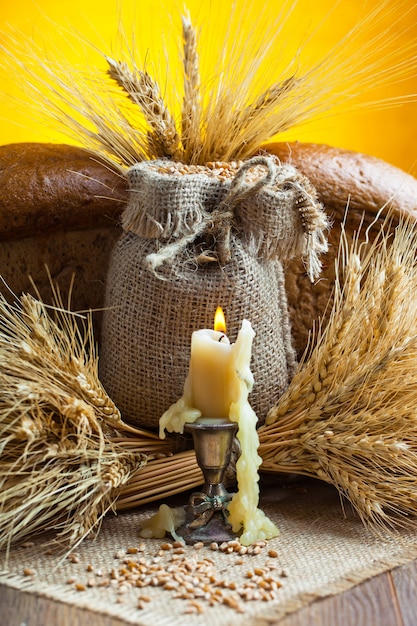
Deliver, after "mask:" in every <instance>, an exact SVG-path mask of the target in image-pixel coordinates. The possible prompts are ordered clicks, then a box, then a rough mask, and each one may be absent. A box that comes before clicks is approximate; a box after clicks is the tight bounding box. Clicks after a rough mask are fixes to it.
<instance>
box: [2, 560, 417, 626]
mask: <svg viewBox="0 0 417 626" xmlns="http://www.w3.org/2000/svg"><path fill="white" fill-rule="evenodd" d="M138 623H140V622H138ZM191 624H193V617H192V616H189V617H185V618H184V626H187V625H191ZM276 624H279V626H338V625H340V626H416V624H417V561H413V562H411V563H409V564H408V565H405V566H403V567H399V568H396V569H394V570H392V571H390V572H387V573H384V574H380V575H379V576H376V577H375V578H372V579H371V580H369V581H367V582H365V583H362V584H360V585H358V586H356V587H353V588H352V589H350V590H349V591H346V592H344V593H341V594H339V595H337V596H334V597H329V598H325V599H323V600H319V601H316V602H314V603H312V604H311V605H310V606H308V607H306V608H304V609H302V610H301V611H298V612H297V613H293V614H292V615H289V616H288V617H285V618H283V619H281V620H279V621H278V622H276ZM0 626H126V622H125V621H124V620H119V619H117V618H114V617H109V616H103V615H99V614H97V613H91V612H90V611H87V610H85V609H80V608H77V607H74V606H70V605H67V604H62V603H60V602H56V601H53V600H49V599H48V598H42V597H35V596H34V595H33V594H29V593H26V592H23V591H17V590H15V589H11V588H10V587H6V586H4V585H0ZM269 626H274V625H273V624H269Z"/></svg>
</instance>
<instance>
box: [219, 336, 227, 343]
mask: <svg viewBox="0 0 417 626" xmlns="http://www.w3.org/2000/svg"><path fill="white" fill-rule="evenodd" d="M225 337H226V335H221V336H220V337H219V343H220V342H221V340H222V339H224V338H225Z"/></svg>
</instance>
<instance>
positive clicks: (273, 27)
mask: <svg viewBox="0 0 417 626" xmlns="http://www.w3.org/2000/svg"><path fill="white" fill-rule="evenodd" d="M252 4H253V6H252ZM406 4H407V3H405V2H404V0H399V1H397V2H394V3H393V2H391V1H390V0H384V1H383V2H380V3H378V5H377V6H376V7H375V8H374V9H373V10H371V11H368V12H367V11H366V10H365V11H364V12H363V14H361V15H360V16H358V21H357V22H356V23H355V24H354V26H353V27H352V28H351V29H349V30H348V32H346V34H345V35H344V36H343V37H341V39H340V41H338V42H337V43H336V44H334V45H330V46H328V49H327V50H326V49H325V51H324V52H323V53H322V56H321V57H320V58H319V59H318V60H316V59H314V57H313V56H312V55H311V54H309V50H308V46H307V45H306V42H305V41H304V42H303V41H302V40H301V42H300V43H299V44H298V43H297V42H296V41H294V40H293V39H292V37H291V34H290V33H289V34H288V36H286V27H287V23H288V20H289V19H290V17H291V15H292V11H293V10H294V9H295V7H296V3H292V6H289V5H286V4H285V2H284V3H283V5H282V7H281V8H280V9H278V10H277V15H276V16H275V19H273V18H272V17H271V22H270V23H269V24H266V23H265V22H266V18H265V16H264V15H263V11H260V10H259V5H258V3H249V4H248V3H244V6H241V7H239V6H238V4H237V3H236V6H235V7H234V9H232V10H231V11H230V15H228V16H227V20H226V26H225V27H224V26H223V29H224V33H223V31H222V29H221V28H220V24H219V23H218V22H216V19H215V18H216V12H215V11H213V20H212V24H210V26H211V28H212V29H215V31H216V35H217V36H218V31H219V29H220V31H219V32H221V33H222V34H223V35H224V41H223V42H222V45H218V44H217V45H216V47H214V46H212V45H211V44H210V32H207V33H206V37H205V40H204V42H203V44H202V45H200V42H199V40H198V37H197V29H196V27H195V26H194V24H193V23H192V21H191V19H190V17H189V15H188V14H187V13H186V14H185V16H184V17H183V18H182V33H181V37H182V46H181V48H180V50H181V54H180V56H179V57H178V58H173V56H172V55H168V54H167V53H166V52H164V62H163V63H159V67H155V68H154V70H155V73H156V74H160V73H161V69H160V68H161V67H162V68H163V69H164V70H165V74H164V75H162V76H160V77H159V76H158V77H155V76H152V75H151V74H150V72H149V71H148V69H147V67H148V66H149V65H152V60H150V59H149V51H148V50H145V51H140V50H138V49H137V46H138V45H139V44H140V37H139V36H138V35H139V34H140V33H137V32H135V31H134V29H133V33H132V41H133V42H134V43H133V46H132V45H131V43H130V36H128V33H129V31H130V30H132V27H131V25H129V27H128V28H127V29H125V28H124V26H123V21H121V23H120V24H119V32H118V40H116V42H115V44H114V46H115V50H116V53H117V54H118V55H119V58H118V59H114V58H113V56H116V54H114V53H112V54H111V55H110V54H106V53H105V52H99V54H100V56H101V58H103V57H104V59H105V60H106V63H107V76H105V75H104V74H103V75H101V74H100V71H98V72H92V71H91V68H90V67H88V68H86V69H85V70H82V69H77V68H76V67H74V66H73V65H71V64H68V62H67V61H66V59H65V58H64V57H63V54H62V48H61V47H60V48H59V50H58V51H57V52H56V53H55V56H54V51H53V47H52V46H49V49H48V55H47V56H46V55H45V52H44V50H45V44H40V45H37V44H36V43H35V41H33V40H27V41H26V43H22V42H19V39H21V38H22V37H21V35H19V34H18V35H17V37H14V36H13V35H12V34H11V35H9V36H5V37H4V44H3V45H2V46H0V51H1V52H2V53H3V60H0V66H2V67H3V70H4V71H6V72H7V73H8V74H10V75H17V76H19V78H20V80H19V84H20V87H21V89H22V91H23V92H24V93H25V96H26V100H27V102H26V103H25V106H32V107H33V108H35V110H36V111H37V113H38V114H39V115H40V116H41V119H42V120H43V121H45V119H46V121H47V124H48V126H50V125H51V122H53V121H55V122H57V125H58V128H59V129H60V131H61V132H64V133H65V134H66V135H67V136H69V137H70V138H71V139H72V140H74V139H75V141H76V142H77V143H80V144H81V145H82V146H84V147H85V148H87V149H88V150H89V151H91V152H93V153H96V154H98V155H99V156H100V158H102V159H105V160H107V161H108V162H109V164H110V165H111V167H112V168H116V169H118V170H120V171H121V172H122V173H124V172H125V170H126V167H130V166H132V165H134V164H135V163H137V162H139V161H142V160H146V159H156V158H163V157H166V158H169V159H170V160H173V161H181V162H184V163H187V164H206V163H207V162H210V161H230V160H239V159H245V158H248V157H249V156H251V155H253V154H254V152H256V151H257V150H259V147H260V145H261V144H262V143H263V142H266V141H268V140H270V139H271V137H273V136H275V135H277V134H279V133H283V132H285V131H288V130H290V129H293V128H294V127H295V126H299V125H300V124H304V123H307V122H309V121H311V120H312V119H313V118H317V117H320V116H324V115H327V114H328V113H329V112H335V111H337V110H342V111H343V110H346V108H347V107H349V108H350V109H352V108H354V107H361V108H364V107H365V106H373V107H375V106H376V105H377V106H379V107H383V106H392V105H393V104H398V103H399V102H400V101H401V102H405V101H407V100H410V99H414V96H408V95H404V96H396V97H392V98H389V99H387V100H383V99H382V100H381V99H380V98H377V101H376V102H375V101H372V97H368V103H367V104H366V103H364V102H363V98H362V101H361V97H362V95H363V93H364V92H367V93H372V90H373V89H375V88H378V87H379V86H381V85H383V86H386V85H388V84H391V83H400V82H401V81H404V80H406V79H407V78H409V77H411V76H414V75H415V71H416V59H417V56H416V54H415V45H414V43H411V44H409V45H407V46H404V44H403V42H402V40H401V37H402V35H403V32H404V28H407V27H405V26H404V22H405V21H406V20H407V13H408V12H409V11H410V8H409V7H407V6H406ZM250 8H251V9H252V11H253V13H254V15H255V14H257V19H255V23H254V25H253V28H252V30H251V32H250V33H248V32H245V31H244V30H242V28H241V14H240V11H241V10H244V11H245V12H248V11H249V9H250ZM168 17H169V18H170V17H171V16H168ZM175 23H176V20H172V18H171V19H170V20H169V21H168V24H169V26H168V28H169V32H171V31H173V30H174V29H175ZM56 28H58V27H57V25H54V29H56ZM288 30H289V31H290V28H289V29H288ZM231 33H233V36H231ZM364 35H365V36H364ZM62 36H63V37H65V39H66V41H68V40H70V39H71V37H70V33H68V32H65V33H63V34H62ZM307 42H308V38H307ZM77 45H78V46H80V45H81V46H89V45H90V43H89V42H88V41H87V42H86V41H82V40H81V41H80V38H79V36H78V37H77V35H76V36H75V47H77ZM323 45H324V42H323ZM305 47H306V48H307V49H305ZM119 48H120V50H119ZM288 49H291V50H292V51H293V57H292V58H291V57H290V59H289V60H286V61H285V62H283V63H282V65H281V64H280V62H279V60H280V59H281V58H282V59H288ZM141 54H143V59H141V58H140V55H141ZM100 61H101V59H99V62H100ZM178 63H180V65H179V66H178ZM177 76H181V79H182V89H181V88H179V85H178V84H177V80H176V77H177Z"/></svg>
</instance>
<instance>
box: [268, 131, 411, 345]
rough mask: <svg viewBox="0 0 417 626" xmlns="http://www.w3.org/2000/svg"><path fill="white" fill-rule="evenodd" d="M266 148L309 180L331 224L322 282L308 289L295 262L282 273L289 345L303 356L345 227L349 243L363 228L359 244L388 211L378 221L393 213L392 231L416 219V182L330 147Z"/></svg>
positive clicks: (325, 305) (329, 285) (330, 283)
mask: <svg viewBox="0 0 417 626" xmlns="http://www.w3.org/2000/svg"><path fill="white" fill-rule="evenodd" d="M264 148H265V150H266V151H268V152H270V153H272V154H275V155H277V156H278V157H279V158H280V159H281V161H282V162H291V163H292V164H293V165H294V166H295V167H297V168H298V169H299V170H300V171H301V172H302V173H303V174H304V175H305V176H307V177H308V178H309V179H310V181H311V182H312V184H313V185H314V186H315V188H316V190H317V193H318V196H319V198H320V201H321V202H322V203H323V205H324V207H325V210H326V213H327V215H328V216H329V218H330V220H331V222H332V229H331V231H330V233H329V251H328V253H327V254H326V255H324V256H323V259H322V260H323V272H322V275H321V277H320V279H319V280H318V281H317V282H316V283H315V284H314V285H312V284H311V283H310V281H309V280H308V278H307V276H306V274H305V271H304V268H303V267H302V266H301V265H300V263H298V262H292V263H290V264H289V265H288V266H287V268H286V278H285V280H286V288H287V296H288V303H289V308H290V316H291V324H292V333H293V340H294V344H295V347H296V349H297V351H298V353H299V355H301V353H302V352H303V351H304V349H305V347H306V345H307V342H308V336H309V332H310V330H311V328H312V326H313V324H314V322H315V321H316V320H317V319H318V318H319V317H324V316H325V310H326V308H328V303H329V299H330V298H331V294H332V289H333V285H334V280H335V262H336V258H337V253H338V248H339V241H340V233H341V227H342V223H343V221H344V220H345V231H346V234H347V238H348V239H350V240H351V239H352V237H353V235H354V233H355V231H357V230H358V228H359V227H360V225H361V224H362V227H361V233H362V235H361V237H360V239H361V240H363V239H364V235H365V231H366V230H367V229H368V235H369V237H370V240H372V239H373V237H375V235H376V234H377V233H378V232H379V231H380V228H381V225H382V223H383V221H384V219H385V217H386V215H387V210H384V211H382V212H381V214H380V215H378V212H379V211H380V209H381V208H383V207H385V206H386V208H387V209H388V207H390V208H391V209H392V211H393V222H392V224H393V227H395V225H396V224H397V223H398V219H399V217H400V216H401V215H402V216H405V217H409V218H411V219H416V218H417V180H416V179H415V178H413V177H412V176H410V175H409V174H406V173H405V172H403V171H402V170H400V169H398V168H397V167H394V166H392V165H389V164H388V163H386V162H385V161H381V160H380V159H377V158H375V157H372V156H368V155H364V154H359V153H357V152H351V151H348V150H342V149H339V148H333V147H330V146H325V145H318V144H307V143H297V142H295V143H274V144H269V145H267V146H265V147H264Z"/></svg>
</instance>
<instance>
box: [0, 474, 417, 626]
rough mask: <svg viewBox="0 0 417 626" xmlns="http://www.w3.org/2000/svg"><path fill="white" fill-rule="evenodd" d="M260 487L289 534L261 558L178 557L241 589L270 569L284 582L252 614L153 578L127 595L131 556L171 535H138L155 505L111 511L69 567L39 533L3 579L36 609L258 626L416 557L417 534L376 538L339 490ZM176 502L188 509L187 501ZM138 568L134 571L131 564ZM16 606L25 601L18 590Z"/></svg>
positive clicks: (17, 553) (164, 625) (157, 623)
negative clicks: (205, 565)
mask: <svg viewBox="0 0 417 626" xmlns="http://www.w3.org/2000/svg"><path fill="white" fill-rule="evenodd" d="M261 493H262V497H261V506H262V508H263V510H264V511H265V512H266V513H267V515H268V516H269V517H270V518H271V519H272V520H273V521H274V522H275V523H276V524H277V526H278V528H279V529H280V533H281V534H280V536H279V537H277V538H276V539H273V540H270V541H269V542H268V544H267V546H266V547H265V548H263V549H262V550H261V551H260V553H259V554H257V555H252V556H247V555H246V556H244V557H239V555H238V554H236V553H232V554H225V553H223V552H220V551H217V552H215V551H212V550H211V549H210V548H209V547H204V548H201V549H199V550H196V549H195V548H194V547H192V546H187V547H186V548H185V554H184V555H177V556H178V558H180V559H182V558H183V557H185V558H186V559H187V561H191V563H193V562H196V561H199V560H200V561H202V560H205V559H211V560H212V561H213V563H214V565H213V567H214V576H215V577H216V578H218V579H221V580H224V581H225V583H227V584H229V583H232V587H234V586H236V588H237V589H239V588H240V587H242V586H243V585H244V584H245V582H246V583H247V582H248V580H249V579H248V577H247V572H248V571H252V572H253V571H254V570H255V568H256V569H257V568H260V569H265V570H267V571H269V572H270V574H271V575H273V577H274V578H276V579H278V580H279V581H280V583H281V584H282V586H281V587H280V588H278V589H276V591H275V598H274V599H272V600H269V601H264V600H262V599H259V600H255V601H244V600H243V599H241V600H240V601H239V605H240V607H241V608H242V609H243V610H244V613H239V612H237V611H236V609H235V608H233V606H232V607H230V606H227V605H226V604H224V603H219V604H216V605H214V606H210V603H209V601H208V600H207V599H204V598H197V599H198V600H199V604H200V605H201V606H202V612H201V613H196V614H189V613H187V610H188V609H189V608H190V601H189V600H186V599H184V598H178V597H175V596H176V595H178V593H177V591H176V589H171V590H170V589H164V588H162V587H158V586H153V585H152V584H151V585H150V586H147V587H144V588H138V587H137V586H134V585H132V586H131V587H128V588H127V589H125V590H124V591H125V593H122V592H121V591H120V589H121V588H122V589H123V586H124V585H123V582H122V576H123V574H122V573H121V572H122V570H123V568H126V563H125V562H124V560H125V559H127V560H128V561H129V560H130V561H131V562H133V563H138V561H139V559H144V560H145V562H150V561H152V559H153V558H154V557H155V555H157V554H158V553H159V552H160V546H161V545H162V543H163V542H164V541H166V539H161V540H141V539H140V538H139V537H138V529H139V526H140V523H141V521H142V520H145V519H147V518H148V517H149V516H150V515H151V514H153V513H154V512H155V511H156V510H157V507H156V506H153V507H150V508H146V509H145V508H142V509H139V510H138V511H136V512H129V513H127V514H119V515H118V516H117V517H115V516H113V515H111V514H110V515H109V516H108V517H107V518H106V519H105V520H104V522H103V525H102V529H101V531H100V533H99V535H98V537H97V539H95V540H88V539H87V540H85V541H84V542H83V543H82V544H81V545H80V546H79V547H78V548H77V549H76V554H75V557H76V558H75V559H71V558H66V559H64V560H63V562H62V563H61V564H59V562H60V558H62V555H58V554H48V551H47V550H46V549H45V546H44V545H43V542H44V541H45V537H42V538H39V537H34V538H33V542H34V543H33V544H32V545H30V544H27V543H26V544H24V545H22V546H21V547H19V546H16V547H14V548H12V549H11V552H10V554H9V557H8V561H7V562H6V557H5V555H4V554H2V555H1V558H2V563H1V565H2V570H1V573H0V584H2V585H5V586H7V587H8V588H9V590H11V589H16V590H25V591H27V592H29V593H30V594H32V601H33V604H32V606H33V615H35V614H36V613H35V608H36V597H37V596H39V595H40V596H44V597H47V598H50V599H53V600H55V601H57V602H59V603H64V605H65V604H67V605H73V606H78V607H84V608H88V609H90V610H91V611H93V612H95V613H97V614H102V615H111V616H114V617H117V618H118V619H119V620H123V622H125V623H126V624H136V625H137V626H184V624H190V625H191V624H193V625H196V626H198V625H201V626H206V625H208V626H211V625H212V624H216V625H217V626H259V624H268V621H269V620H272V621H273V622H275V621H276V620H278V619H279V618H281V617H283V616H285V615H288V614H290V613H292V612H294V611H296V610H298V609H301V608H303V607H305V606H308V605H309V604H310V603H312V602H313V601H314V600H316V599H318V598H322V597H326V596H329V595H335V594H337V593H340V592H342V591H345V590H347V589H349V588H351V587H353V586H355V585H356V584H359V583H360V582H362V581H364V580H366V579H368V578H370V577H372V576H375V575H377V574H379V573H381V572H384V571H386V570H388V569H390V568H392V567H395V566H398V565H401V564H404V563H407V562H409V561H411V560H412V559H413V558H415V557H416V556H417V537H416V536H415V532H413V531H405V530H402V531H400V533H399V534H398V535H396V536H394V537H388V538H385V539H383V538H379V539H378V538H375V537H374V536H372V535H371V534H370V533H369V532H368V531H367V530H366V529H365V528H364V526H363V525H362V523H361V521H360V520H359V519H358V518H357V517H356V516H355V515H354V513H353V512H352V510H351V508H350V506H349V505H346V506H345V510H344V512H342V507H341V504H340V496H339V494H338V493H337V491H336V490H335V489H333V488H332V487H329V486H327V485H325V484H318V483H315V482H312V483H305V484H304V485H303V488H300V487H299V486H294V485H291V486H290V487H287V488H281V487H278V488H277V487H273V488H263V489H262V492H261ZM182 503H184V500H182ZM175 504H176V505H177V506H178V505H179V502H178V499H177V500H176V501H175ZM141 541H143V542H144V544H145V548H144V551H143V552H142V551H139V552H138V553H137V554H134V553H132V550H131V549H132V548H133V549H134V548H139V547H140V543H141ZM270 550H275V551H276V552H277V553H278V556H277V557H276V556H273V557H272V558H271V557H269V556H268V553H269V551H270ZM128 552H129V553H128ZM172 553H173V550H170V551H166V552H165V553H164V554H163V555H162V556H156V560H155V566H157V567H158V568H160V569H165V571H167V569H168V568H169V562H170V560H171V559H172V556H173V554H172ZM240 558H241V559H242V563H240V562H239V559H240ZM74 561H76V562H74ZM57 565H58V566H57ZM271 565H272V567H275V569H273V570H272V571H270V570H269V568H270V566H271ZM24 569H26V572H27V575H26V576H25V575H24V573H23V572H24ZM131 569H134V568H132V566H131ZM31 570H33V573H31ZM112 572H113V573H112ZM168 574H169V575H170V576H171V578H172V580H174V572H172V571H171V572H170V571H168ZM117 576H118V578H117ZM112 577H113V578H112ZM265 577H266V576H265ZM191 578H192V576H191ZM110 580H113V583H111V582H110ZM68 581H70V582H68ZM71 581H72V582H71ZM89 581H90V582H89ZM77 584H79V585H84V586H85V590H82V591H77V590H76V585H77ZM89 584H90V585H92V586H88V585H89ZM194 587H195V585H194ZM221 589H222V592H223V594H225V596H226V597H227V596H229V597H233V596H234V595H236V589H233V588H229V589H226V588H224V587H221ZM15 593H16V594H17V591H16V592H15ZM0 594H1V590H0ZM144 596H145V597H146V598H147V599H149V602H147V601H142V603H141V605H140V606H141V608H138V605H139V602H140V598H143V597H144ZM13 605H14V606H16V607H17V606H19V601H18V596H17V595H16V598H15V600H14V602H13ZM58 608H59V607H58ZM0 621H1V620H0ZM19 623H20V622H19ZM31 623H32V622H31ZM33 623H34V624H35V623H36V622H33ZM57 623H58V622H57ZM83 623H84V622H83ZM86 623H87V622H86Z"/></svg>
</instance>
